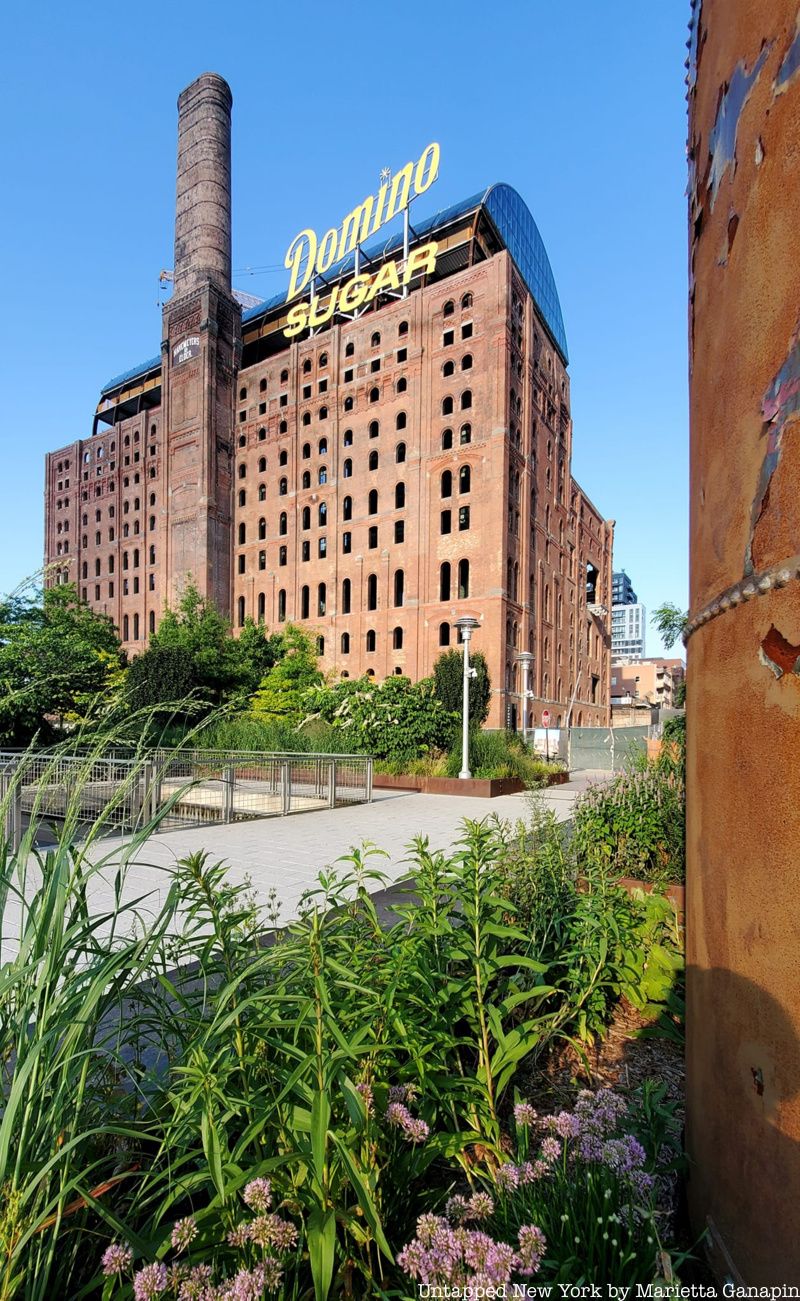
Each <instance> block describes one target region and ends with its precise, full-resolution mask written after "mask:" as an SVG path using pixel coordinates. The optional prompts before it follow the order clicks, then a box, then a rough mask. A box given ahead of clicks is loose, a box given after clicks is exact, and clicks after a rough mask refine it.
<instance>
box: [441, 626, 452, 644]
mask: <svg viewBox="0 0 800 1301" xmlns="http://www.w3.org/2000/svg"><path fill="white" fill-rule="evenodd" d="M439 645H440V646H449V645H450V624H449V623H440V624H439Z"/></svg>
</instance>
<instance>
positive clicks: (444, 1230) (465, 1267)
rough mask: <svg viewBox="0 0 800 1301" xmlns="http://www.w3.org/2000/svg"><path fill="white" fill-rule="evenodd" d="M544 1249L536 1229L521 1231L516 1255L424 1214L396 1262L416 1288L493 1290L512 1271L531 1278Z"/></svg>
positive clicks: (484, 1237) (504, 1246) (481, 1235)
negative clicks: (449, 1286)
mask: <svg viewBox="0 0 800 1301" xmlns="http://www.w3.org/2000/svg"><path fill="white" fill-rule="evenodd" d="M544 1250H545V1240H544V1234H543V1233H542V1231H541V1229H538V1228H537V1227H536V1226H535V1225H525V1226H523V1228H522V1229H520V1232H519V1250H518V1251H515V1250H514V1248H513V1247H511V1246H509V1244H508V1243H506V1242H496V1241H495V1240H494V1238H491V1237H490V1236H489V1234H488V1233H483V1232H482V1231H481V1230H480V1229H466V1228H464V1227H463V1226H457V1227H455V1228H454V1227H453V1226H452V1225H451V1224H449V1223H448V1221H447V1220H446V1219H443V1218H442V1217H441V1216H438V1215H422V1216H421V1217H420V1218H419V1220H417V1236H416V1237H415V1238H414V1239H412V1241H411V1242H409V1243H408V1244H407V1246H405V1247H404V1248H403V1250H402V1251H401V1252H400V1254H399V1256H398V1258H397V1259H398V1263H399V1265H400V1267H401V1269H403V1270H404V1271H405V1272H406V1274H408V1275H409V1276H410V1277H411V1278H413V1279H416V1280H417V1281H418V1282H420V1283H427V1284H433V1285H442V1284H445V1283H451V1284H457V1285H460V1286H463V1285H466V1284H469V1285H470V1286H472V1287H497V1286H498V1285H499V1284H502V1283H509V1282H510V1281H511V1278H512V1275H513V1273H514V1271H515V1270H517V1271H519V1272H523V1273H525V1274H532V1273H534V1272H535V1271H536V1270H537V1269H538V1267H539V1262H540V1260H541V1258H542V1255H543V1254H544Z"/></svg>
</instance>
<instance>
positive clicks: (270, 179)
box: [0, 0, 688, 654]
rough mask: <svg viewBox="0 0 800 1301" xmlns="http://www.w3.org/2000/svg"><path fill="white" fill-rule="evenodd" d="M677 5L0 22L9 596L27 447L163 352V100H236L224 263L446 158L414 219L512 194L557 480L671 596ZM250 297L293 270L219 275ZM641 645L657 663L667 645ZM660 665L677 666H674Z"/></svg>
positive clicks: (1, 563) (341, 7)
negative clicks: (490, 188) (550, 292)
mask: <svg viewBox="0 0 800 1301" xmlns="http://www.w3.org/2000/svg"><path fill="white" fill-rule="evenodd" d="M687 17H688V3H681V2H680V0H677V2H670V3H659V4H654V3H651V4H647V5H643V6H641V7H640V10H639V12H638V13H637V14H636V16H635V18H634V17H632V11H631V5H630V3H629V0H626V3H623V2H622V0H606V3H603V4H598V3H597V0H557V2H556V0H502V2H501V3H499V4H495V5H490V4H489V5H487V4H485V3H478V0H460V2H458V0H438V3H434V4H431V3H425V4H422V3H419V0H406V3H405V4H402V5H392V6H389V5H386V4H376V3H374V0H373V3H365V2H362V0H357V2H353V3H349V2H348V0H340V2H339V3H338V4H337V3H333V2H331V3H325V4H322V3H319V2H318V0H294V3H291V4H276V3H275V2H274V0H272V3H269V2H267V3H264V0H262V2H261V3H249V2H247V0H245V2H244V3H239V4H236V5H228V6H225V5H219V4H208V3H205V0H191V3H177V4H175V3H166V4H165V3H159V4H157V5H156V4H153V3H149V2H145V3H139V4H136V5H135V6H127V5H126V6H122V5H118V4H114V3H110V4H108V3H107V4H103V5H101V4H95V3H85V2H84V3H80V4H77V5H62V4H59V5H56V4H53V3H44V4H39V5H35V6H24V7H23V6H22V5H15V6H13V7H12V9H11V10H10V11H9V13H8V15H7V17H6V19H5V21H4V41H3V45H4V50H3V57H2V66H1V71H2V76H0V111H1V112H2V117H1V118H0V120H1V121H2V123H3V127H2V146H1V147H2V175H3V178H4V180H5V183H6V184H5V187H4V188H5V195H6V197H5V201H4V203H3V204H2V206H0V230H1V231H2V239H1V240H0V248H2V250H3V258H4V268H3V270H4V274H3V279H4V286H5V293H4V300H5V301H4V311H3V313H2V321H1V322H0V330H1V331H2V339H0V377H1V378H2V406H1V407H0V410H1V411H2V417H0V418H1V419H2V423H3V440H4V446H5V448H6V456H7V458H8V461H7V463H6V464H7V469H6V473H5V474H4V475H3V476H2V480H0V485H1V486H0V507H1V508H2V509H0V528H1V529H2V545H1V546H0V591H5V590H8V589H10V588H11V587H13V586H15V585H16V583H17V582H18V581H19V580H20V579H21V578H23V577H24V576H26V575H27V574H30V573H32V572H33V571H34V570H35V569H36V568H37V567H38V566H39V565H40V564H41V555H42V491H43V459H44V454H45V452H46V451H48V450H51V449H53V448H56V447H59V446H61V445H63V444H64V443H66V442H68V441H70V440H72V439H74V438H76V437H85V436H88V435H89V433H90V432H91V417H92V412H93V409H94V405H95V403H96V401H97V397H98V393H99V389H100V387H101V385H102V384H103V383H104V382H105V381H106V380H107V379H109V378H110V377H111V376H113V375H115V374H117V373H118V372H120V371H122V370H125V369H127V368H128V367H130V366H132V365H135V364H137V363H138V362H140V361H144V360H145V359H147V358H148V357H152V356H155V355H156V354H157V352H158V351H159V343H160V337H161V336H160V312H159V308H158V305H157V304H158V299H159V289H158V273H159V271H160V269H161V268H162V267H170V266H171V265H172V233H173V232H172V221H173V197H174V170H175V148H176V98H177V95H178V92H179V91H180V90H181V88H182V87H183V86H184V85H186V84H187V83H188V82H189V81H191V80H192V79H193V78H194V77H196V76H197V75H198V74H199V73H200V72H204V71H217V72H220V73H222V74H223V76H225V77H226V78H227V79H228V81H229V82H230V84H231V87H232V89H233V96H234V118H233V151H234V154H233V162H234V262H233V264H234V267H235V268H244V267H247V266H256V265H259V266H260V265H263V264H265V263H273V264H274V263H278V264H280V263H282V261H283V256H284V253H285V250H286V247H287V245H288V243H289V241H290V239H291V238H292V237H293V236H294V235H295V234H296V233H297V231H299V230H300V229H301V228H303V227H305V226H311V227H313V228H315V229H317V230H320V231H322V230H325V229H326V228H327V227H328V226H331V225H337V224H338V222H339V221H340V220H341V217H342V216H343V214H344V213H345V212H346V211H348V210H349V208H350V207H352V205H353V203H354V202H356V201H358V200H360V199H361V198H363V196H364V195H365V194H367V193H369V192H370V191H371V190H373V188H374V186H375V182H376V180H377V173H378V171H379V170H380V168H381V167H382V166H384V165H386V166H395V167H396V166H400V165H402V164H403V163H404V162H405V161H406V160H407V159H409V158H413V157H416V156H418V154H419V153H420V152H421V150H422V149H423V148H424V146H425V145H426V144H427V143H428V142H429V141H430V140H438V141H439V142H440V144H441V147H442V166H441V172H440V179H439V180H438V181H437V183H436V185H435V186H434V187H433V189H432V190H431V191H430V193H429V195H428V196H427V199H426V198H423V199H421V200H420V201H419V205H420V214H421V215H423V214H424V212H425V211H427V210H428V208H430V209H431V210H432V209H433V208H434V207H436V208H438V207H441V206H444V205H445V204H446V203H450V202H453V201H455V200H458V199H461V198H464V197H466V196H467V195H470V194H472V193H474V192H475V191H476V190H478V189H480V188H481V186H483V185H485V184H487V183H489V182H491V181H498V180H502V181H507V182H508V183H510V184H511V185H513V186H515V187H516V189H518V190H519V192H520V194H521V195H522V196H523V198H524V199H525V200H526V202H527V203H528V206H529V207H530V209H531V211H532V212H533V215H534V217H535V219H536V221H537V224H538V225H539V229H540V230H541V233H542V236H543V238H544V242H545V245H546V247H547V250H548V253H549V256H550V261H551V263H552V266H553V271H554V273H555V278H556V284H557V286H558V290H559V294H560V298H561V306H562V311H563V314H564V322H565V325H566V331H567V339H568V342H569V350H570V373H571V377H572V411H573V418H574V426H575V436H574V446H575V451H574V460H573V471H574V473H575V475H576V477H577V478H578V480H579V481H580V483H581V485H582V486H583V488H584V489H585V490H586V491H587V492H588V493H589V495H590V497H591V498H592V499H593V501H594V502H595V503H596V505H597V506H598V507H599V508H600V509H601V510H602V511H603V513H604V514H605V515H606V516H608V517H611V518H614V519H616V521H617V529H616V547H615V566H616V567H617V568H621V567H624V568H626V569H627V571H628V573H629V574H630V575H631V578H632V579H633V582H634V586H635V587H636V589H637V591H638V593H639V598H640V600H643V601H644V602H645V604H646V605H647V606H648V609H652V608H653V607H654V606H655V605H657V604H660V603H661V602H662V601H664V600H674V601H676V602H678V603H679V604H684V603H685V601H686V594H687V513H688V512H687V497H688V489H687V442H688V437H687V433H688V421H687V362H686V209H685V200H684V189H685V149H684V142H685V136H686V131H685V119H684V85H683V78H684V68H683V61H684V58H685V56H686V49H685V40H686V35H687ZM234 280H235V283H236V286H237V287H238V288H240V289H244V290H246V291H249V292H251V293H254V294H258V295H259V296H262V297H267V296H269V295H270V294H273V293H277V292H279V290H281V289H282V288H284V287H285V285H286V282H287V273H286V272H285V271H283V270H281V271H279V272H278V273H273V274H267V275H260V276H258V277H256V276H250V275H246V274H239V275H236V276H235V277H234ZM659 649H660V644H659V642H658V639H657V637H656V635H655V633H654V632H652V631H651V630H650V631H649V634H648V652H649V653H651V654H653V653H658V651H659ZM673 653H674V652H673Z"/></svg>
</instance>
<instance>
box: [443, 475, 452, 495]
mask: <svg viewBox="0 0 800 1301" xmlns="http://www.w3.org/2000/svg"><path fill="white" fill-rule="evenodd" d="M452 495H453V476H452V474H451V472H450V470H445V471H444V473H443V475H442V480H441V493H440V496H442V497H452Z"/></svg>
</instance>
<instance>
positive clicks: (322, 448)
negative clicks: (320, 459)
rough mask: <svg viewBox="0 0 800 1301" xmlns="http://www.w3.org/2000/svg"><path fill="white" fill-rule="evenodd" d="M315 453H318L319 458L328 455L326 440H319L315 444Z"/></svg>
mask: <svg viewBox="0 0 800 1301" xmlns="http://www.w3.org/2000/svg"><path fill="white" fill-rule="evenodd" d="M317 452H318V453H319V455H320V456H327V455H328V440H327V438H320V440H319V443H318V444H317Z"/></svg>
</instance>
